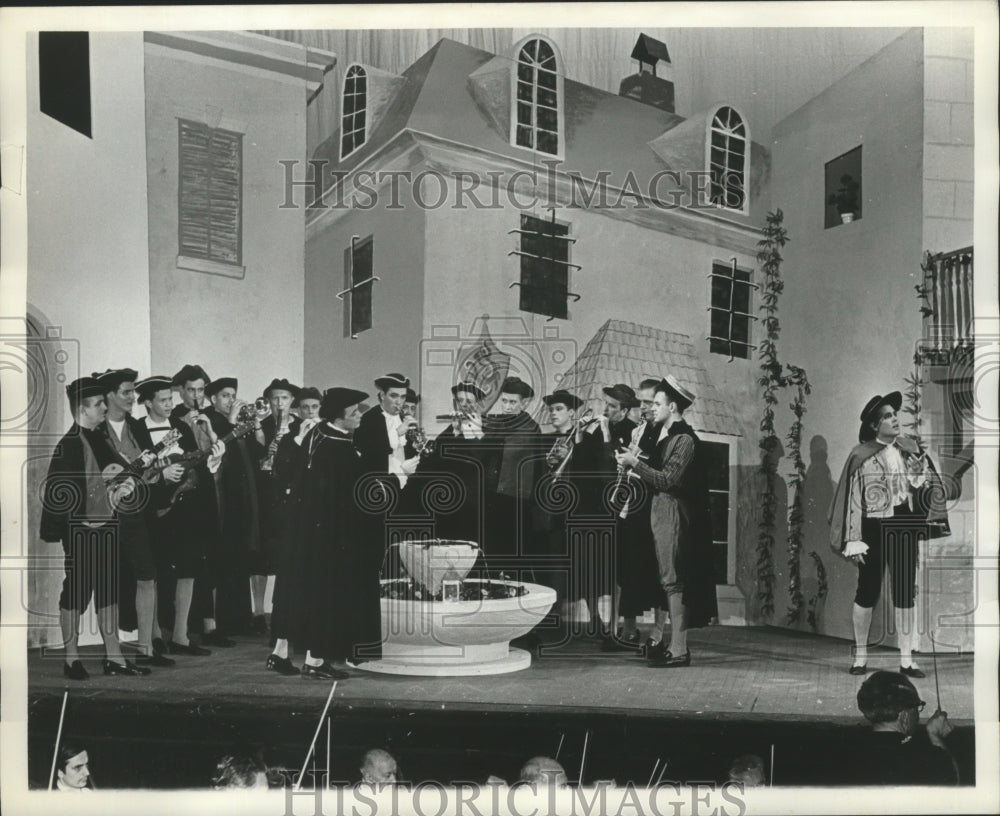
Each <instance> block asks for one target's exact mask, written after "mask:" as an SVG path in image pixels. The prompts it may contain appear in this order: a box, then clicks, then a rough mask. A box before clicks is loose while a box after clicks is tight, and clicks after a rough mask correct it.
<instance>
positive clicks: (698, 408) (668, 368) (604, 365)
mask: <svg viewBox="0 0 1000 816" xmlns="http://www.w3.org/2000/svg"><path fill="white" fill-rule="evenodd" d="M667 374H673V375H674V377H675V378H677V380H678V381H679V382H680V383H681V384H682V385H684V386H685V387H686V388H688V389H689V390H691V391H692V392H694V394H695V396H696V399H695V402H694V404H693V405H692V406H691V407H690V408H689V409H688V410H687V411H686V412H685V414H684V416H685V419H687V421H688V423H689V424H690V425H691V427H693V428H694V429H695V430H696V431H706V432H708V433H718V434H729V435H731V436H741V435H742V434H741V432H740V428H739V424H738V423H737V420H736V414H737V412H736V410H735V406H734V405H732V403H730V402H729V401H728V400H726V399H725V398H724V397H723V396H722V395H721V394H720V393H719V392H718V391H716V389H715V386H714V385H712V383H711V381H710V380H709V377H708V371H707V370H706V369H705V366H704V365H703V364H702V362H701V360H700V359H699V358H698V354H697V352H696V351H695V347H694V344H693V343H692V342H691V338H690V337H689V336H688V335H686V334H679V333H677V332H670V331H666V330H665V329H657V328H653V327H652V326H643V325H640V324H639V323H631V322H629V321H627V320H608V321H607V322H606V323H605V324H604V325H603V326H601V328H600V329H598V330H597V333H596V334H595V335H594V336H593V337H592V338H591V340H590V342H588V343H587V345H586V347H585V348H584V349H583V351H582V352H581V353H580V355H579V356H578V357H577V358H576V362H574V363H573V365H572V366H570V368H569V369H568V370H567V371H566V373H565V374H564V375H563V376H562V378H561V379H560V380H559V387H560V388H565V389H566V390H567V391H569V392H571V393H573V394H576V395H577V396H578V397H580V398H581V399H584V400H588V401H592V402H591V405H592V407H595V410H596V405H597V404H598V403H599V401H600V400H601V399H603V396H604V394H603V392H602V391H601V389H602V388H604V387H605V386H609V385H613V384H614V383H619V382H623V383H626V384H627V385H630V386H632V387H633V388H635V387H636V386H638V385H639V382H640V381H641V380H644V379H646V378H647V377H655V378H657V379H660V378H661V377H665V376H666V375H667Z"/></svg>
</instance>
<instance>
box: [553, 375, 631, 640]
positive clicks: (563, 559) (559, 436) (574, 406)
mask: <svg viewBox="0 0 1000 816" xmlns="http://www.w3.org/2000/svg"><path fill="white" fill-rule="evenodd" d="M542 400H543V402H544V403H545V404H546V405H547V406H548V408H549V416H550V422H551V424H552V426H553V427H554V429H555V430H554V431H553V432H552V433H550V434H545V435H544V437H545V438H546V441H547V440H548V439H551V438H553V437H554V438H555V442H554V444H553V445H552V447H551V449H550V450H549V452H548V455H547V456H546V460H545V462H546V465H547V466H548V471H549V472H548V474H547V475H546V476H544V477H543V478H542V482H541V484H540V485H539V489H538V490H537V491H536V496H537V501H538V512H539V514H540V515H541V516H542V517H543V519H544V528H543V532H542V534H541V535H540V537H539V539H540V546H539V554H544V555H545V556H547V557H549V558H554V559H555V566H556V570H554V571H545V572H540V571H536V573H535V575H536V578H537V579H538V580H539V582H540V583H542V584H546V585H548V586H551V587H552V588H553V589H555V590H556V594H557V598H558V600H560V601H563V602H564V606H566V607H567V608H571V607H572V606H573V605H579V602H580V601H584V602H585V603H586V605H587V609H588V613H589V616H590V620H589V624H587V625H586V630H587V632H588V633H589V634H596V635H600V634H602V633H603V631H604V629H605V628H606V625H605V624H604V622H603V621H602V620H601V618H600V613H599V600H600V598H601V597H602V596H607V595H609V594H610V585H611V581H612V576H611V551H610V549H607V551H605V549H604V548H603V547H602V540H601V537H600V536H598V537H597V541H596V549H595V548H591V547H589V546H588V541H587V540H586V538H587V537H586V536H580V535H574V534H573V531H572V530H571V529H569V528H570V525H569V522H570V520H571V519H572V518H573V517H587V516H594V515H598V514H600V512H601V510H602V508H603V504H602V502H601V489H602V488H603V486H604V481H605V478H604V477H606V476H607V474H608V470H609V469H608V467H607V466H606V464H605V462H604V450H603V446H602V444H601V441H600V438H599V437H597V436H596V435H594V434H590V433H586V428H587V425H588V418H582V419H578V414H579V412H580V407H581V406H582V405H583V400H581V399H580V398H579V397H577V396H576V395H575V394H570V393H569V392H568V391H565V390H563V389H560V390H557V391H555V392H554V393H552V394H549V395H548V396H546V397H543V398H542ZM596 422H597V420H596V419H592V420H589V423H590V424H596ZM557 484H558V486H557ZM566 490H568V491H569V492H570V494H571V498H570V499H569V501H565V499H566V497H565V496H563V495H559V494H561V493H563V492H564V491H566ZM567 504H570V506H568V507H567V506H566V505H567ZM577 526H578V525H577ZM609 611H610V610H609ZM575 623H576V621H575V620H573V619H572V618H571V630H573V631H574V632H575V630H576V628H577V627H576V626H575ZM581 634H582V632H581Z"/></svg>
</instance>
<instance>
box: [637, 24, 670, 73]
mask: <svg viewBox="0 0 1000 816" xmlns="http://www.w3.org/2000/svg"><path fill="white" fill-rule="evenodd" d="M632 59H634V60H638V61H639V72H640V73H651V74H652V75H653V76H656V63H657V62H659V61H660V60H663V61H664V62H666V63H669V62H670V54H668V53H667V46H666V45H665V44H664V43H662V42H660V41H659V40H654V39H653V38H652V37H650V36H649V35H648V34H640V35H639V39H638V40H636V41H635V48H633V49H632Z"/></svg>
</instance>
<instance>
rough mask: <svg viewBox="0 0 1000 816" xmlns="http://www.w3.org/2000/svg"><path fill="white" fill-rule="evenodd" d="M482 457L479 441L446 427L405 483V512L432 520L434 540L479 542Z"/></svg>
mask: <svg viewBox="0 0 1000 816" xmlns="http://www.w3.org/2000/svg"><path fill="white" fill-rule="evenodd" d="M483 454H484V449H483V446H482V442H481V440H479V439H466V438H465V437H464V436H462V435H461V434H460V433H459V434H456V433H455V429H454V428H451V427H449V428H446V429H445V430H444V431H442V432H441V433H440V434H438V436H437V438H436V439H435V440H434V446H433V452H432V453H430V454H429V455H427V456H425V457H424V458H423V459H421V461H420V464H419V465H418V466H417V472H416V473H415V474H414V475H413V476H411V477H410V479H409V481H408V482H407V484H406V489H405V490H404V491H403V497H404V498H405V499H407V509H408V512H410V513H411V514H412V515H415V516H423V517H426V516H430V517H431V518H433V520H434V534H435V536H436V537H437V538H450V539H459V540H462V541H474V542H476V543H477V544H478V543H480V542H481V541H482V530H483V524H482V522H483V519H482V492H483V472H484V471H483Z"/></svg>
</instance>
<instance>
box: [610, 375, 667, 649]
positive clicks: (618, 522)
mask: <svg viewBox="0 0 1000 816" xmlns="http://www.w3.org/2000/svg"><path fill="white" fill-rule="evenodd" d="M659 382H660V380H659V379H652V378H646V379H644V380H643V381H642V382H640V383H639V387H638V393H637V395H636V400H637V401H638V402H639V409H640V412H641V413H640V420H641V422H640V423H639V425H637V426H635V427H633V428H632V431H631V432H630V434H629V437H628V438H627V439H624V438H623V432H624V430H625V429H627V427H628V424H627V423H630V422H631V420H630V419H629V420H625V421H624V422H622V421H619V423H616V425H615V428H616V431H617V433H616V434H615V435H613V436H612V434H611V433H610V426H609V433H608V434H607V436H605V440H606V445H607V448H608V459H609V461H610V462H615V452H616V451H617V450H619V449H621V448H627V449H630V450H634V451H635V452H636V454H637V456H639V457H640V458H641V459H642V460H643V461H644V462H646V463H647V464H649V465H650V466H652V467H655V466H656V456H655V454H656V442H657V439H658V438H659V433H660V426H659V425H658V424H657V423H656V421H655V420H654V418H653V396H654V392H655V390H656V386H657V385H658V384H659ZM608 390H609V389H605V393H607V392H608ZM610 390H611V392H612V395H613V394H614V393H615V392H617V393H618V396H619V397H622V398H626V397H627V396H628V392H626V391H622V390H619V389H618V386H613V387H612V388H611V389H610ZM629 390H631V389H629ZM612 398H613V399H617V398H615V397H614V396H612ZM619 405H621V403H620V401H619ZM601 430H602V434H603V431H604V428H603V426H602V428H601ZM619 441H621V442H622V443H623V444H619ZM617 485H618V487H620V488H621V490H620V491H616V495H615V496H614V497H613V498H614V502H613V503H614V507H615V510H616V517H615V578H616V581H617V583H618V610H617V614H616V615H615V616H614V619H615V620H616V621H617V618H618V615H621V617H622V622H623V623H622V631H621V633H620V634H617V633H616V634H615V636H613V637H610V638H607V639H605V641H604V642H603V643H602V645H601V649H602V651H606V652H619V651H627V652H633V653H642V652H643V651H644V648H648V647H649V646H650V645H651V644H652V643H658V642H659V641H660V640H661V639H662V637H663V629H664V625H665V623H666V618H667V612H666V609H667V599H666V595H665V594H664V593H663V589H662V587H661V586H660V579H659V566H658V564H657V561H656V546H655V544H654V542H653V530H652V527H651V526H650V516H649V511H650V504H651V502H650V499H651V498H652V497H651V494H650V492H649V490H648V489H647V487H646V486H645V485H644V484H643V482H642V480H640V479H639V478H637V477H634V475H633V474H631V473H630V472H628V471H626V472H623V473H621V474H620V477H619V479H618V481H617ZM619 493H620V495H619ZM647 609H652V610H654V622H653V630H652V632H651V634H650V636H649V637H648V638H647V640H646V643H645V644H643V643H642V640H641V638H640V635H639V627H638V618H639V617H640V616H642V615H643V614H644V613H645V612H646V610H647Z"/></svg>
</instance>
